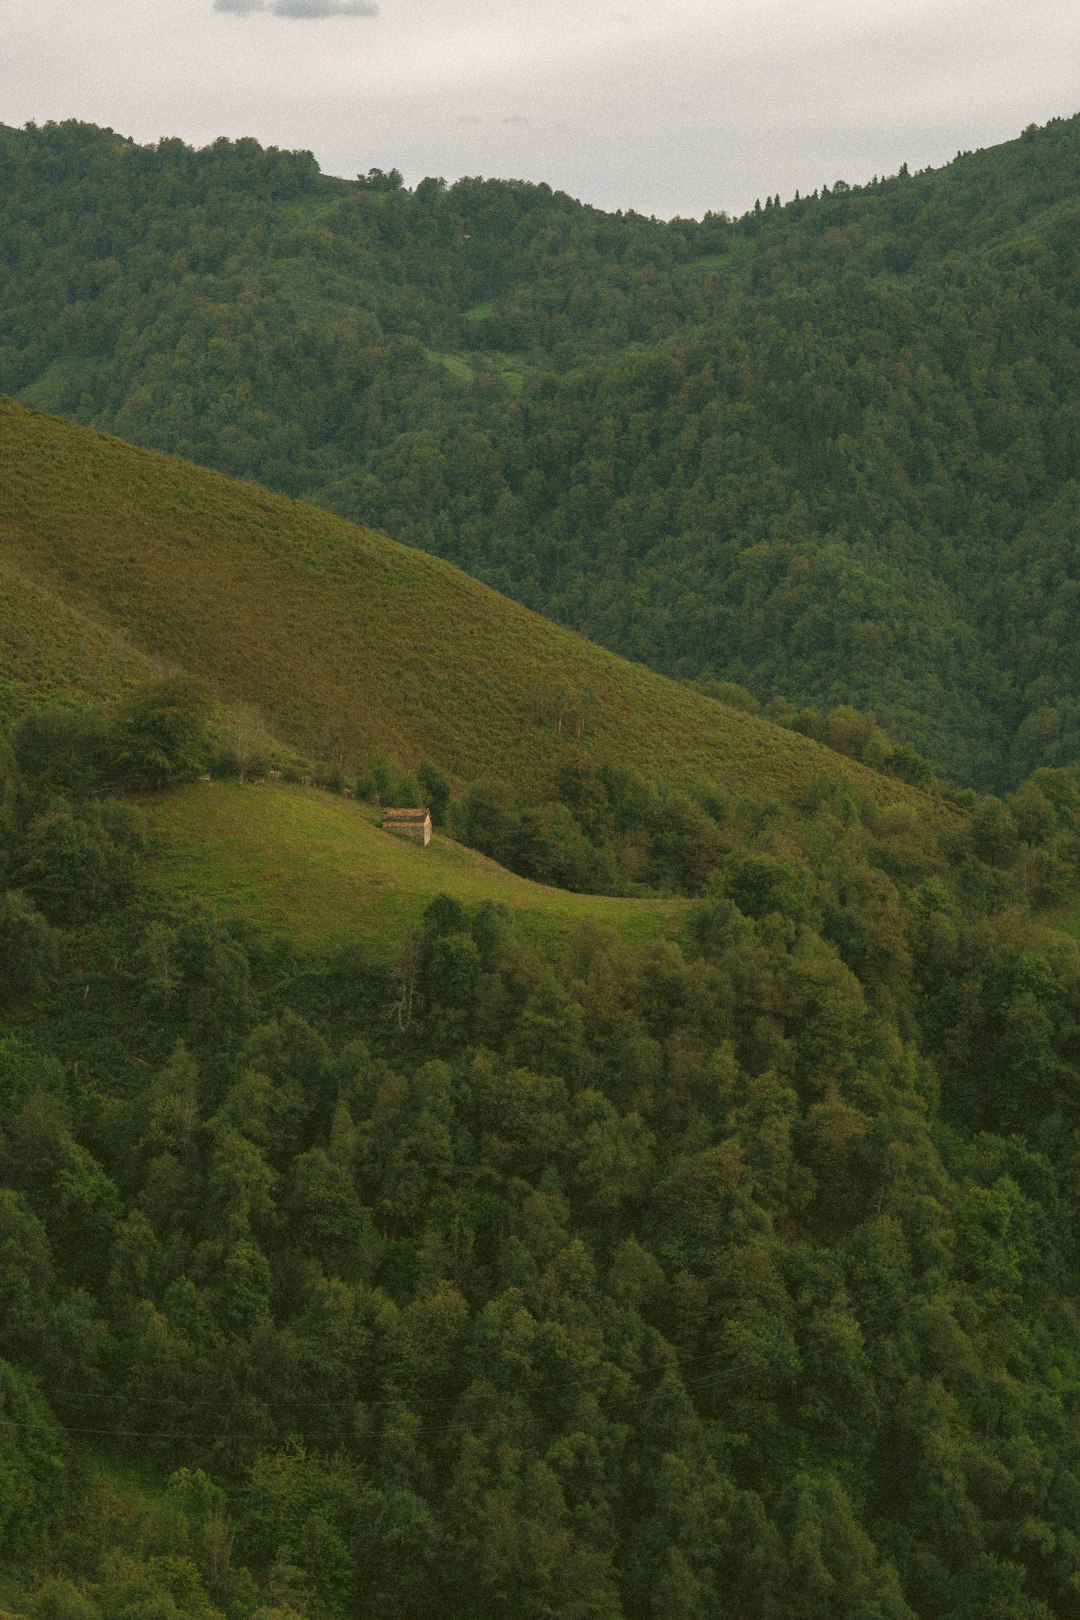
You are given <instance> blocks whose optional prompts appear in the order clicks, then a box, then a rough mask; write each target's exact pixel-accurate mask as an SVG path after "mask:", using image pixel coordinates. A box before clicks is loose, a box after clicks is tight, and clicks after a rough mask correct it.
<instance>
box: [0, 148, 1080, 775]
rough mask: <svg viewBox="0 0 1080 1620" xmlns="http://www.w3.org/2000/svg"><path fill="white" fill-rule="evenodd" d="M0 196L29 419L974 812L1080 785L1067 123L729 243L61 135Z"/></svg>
mask: <svg viewBox="0 0 1080 1620" xmlns="http://www.w3.org/2000/svg"><path fill="white" fill-rule="evenodd" d="M0 182H2V184H0V227H2V232H3V240H4V244H5V247H4V251H3V254H2V257H0V315H2V330H3V333H4V336H3V338H2V339H0V388H2V389H6V390H7V391H9V392H11V393H12V394H14V395H16V397H18V398H20V399H21V400H23V401H24V402H26V403H28V404H32V405H36V406H39V407H42V408H45V409H49V410H55V411H59V412H61V413H63V414H67V415H69V416H73V417H75V418H77V419H78V420H80V421H83V422H88V423H92V424H94V425H96V426H98V427H102V428H105V429H108V430H109V431H111V432H116V433H119V434H120V435H122V436H123V437H125V438H128V439H130V440H132V441H135V442H139V443H143V444H147V445H151V446H155V447H158V448H163V449H169V450H172V451H174V452H176V453H179V454H181V455H184V456H186V457H189V458H191V459H193V460H197V461H201V462H203V463H205V464H207V465H210V466H214V467H216V468H218V469H220V470H223V471H226V472H229V473H232V474H234V475H239V476H243V477H247V478H253V479H256V480H258V481H260V482H262V483H264V484H266V485H268V486H271V487H276V488H279V489H282V490H284V491H285V492H287V493H290V494H293V495H303V496H304V497H305V498H307V499H310V500H313V501H315V502H316V503H318V504H320V505H323V506H326V507H328V508H329V509H331V510H334V511H337V512H340V513H343V514H345V515H347V516H349V517H351V518H353V519H357V520H359V521H362V522H367V523H371V524H373V525H375V526H377V527H379V528H381V529H384V530H385V531H387V532H388V533H390V534H392V535H394V536H395V537H397V538H399V539H402V540H405V541H407V542H409V543H411V544H414V545H419V546H421V547H423V548H424V549H427V550H429V551H433V552H436V553H438V554H439V555H442V556H444V557H447V558H449V559H450V560H452V561H455V562H457V563H458V564H459V565H461V566H462V567H464V568H465V569H467V570H468V571H469V572H471V573H473V574H475V575H477V576H479V577H480V578H482V579H485V580H487V581H488V582H489V583H491V584H494V585H495V586H496V587H497V588H498V589H499V590H501V591H503V592H505V593H506V594H509V595H512V596H514V597H516V598H517V599H519V600H521V601H523V602H524V603H526V604H527V605H529V606H531V607H534V608H536V609H537V610H539V611H541V612H543V613H545V614H547V615H550V616H553V617H555V618H557V619H559V620H560V621H562V622H563V623H566V624H568V625H571V626H573V627H574V628H577V629H579V630H581V631H583V632H584V633H585V634H587V635H589V636H590V637H592V638H593V639H596V640H599V641H601V642H603V643H605V644H607V645H608V646H611V647H612V648H614V649H615V650H616V651H619V652H621V653H623V654H625V655H628V656H630V657H632V658H634V659H638V660H641V661H644V662H646V663H649V664H651V665H653V666H654V667H656V668H659V669H661V670H664V671H666V672H668V673H672V674H676V675H679V676H681V677H683V678H694V677H698V676H704V677H711V678H714V679H727V680H735V681H738V682H741V683H742V684H744V685H745V686H747V687H748V688H749V689H750V690H751V691H752V692H753V693H754V694H755V696H756V697H758V698H759V699H761V700H762V701H767V700H769V699H770V698H773V697H775V696H778V695H783V696H784V697H786V698H788V699H790V700H791V701H792V702H794V703H796V704H800V703H811V704H814V705H816V706H819V707H825V708H827V707H830V706H832V705H834V704H836V703H841V702H850V703H854V704H856V705H857V706H859V707H862V708H867V709H871V710H873V711H874V712H875V714H876V716H877V718H878V720H879V721H881V722H882V723H883V724H884V725H885V726H886V728H887V729H888V730H889V731H890V733H892V734H895V735H896V736H897V737H899V738H903V739H905V740H907V741H909V742H911V743H913V744H914V745H915V746H916V747H918V748H919V749H920V750H921V751H923V752H925V753H927V754H928V755H929V756H930V757H931V758H932V759H933V761H934V763H935V764H936V765H937V766H938V768H939V769H941V770H942V771H944V772H945V773H946V774H947V775H950V776H952V777H953V778H954V779H956V780H958V781H961V782H972V783H974V784H975V785H977V786H980V787H983V788H985V787H997V788H1001V787H1005V786H1008V785H1010V784H1011V783H1013V782H1015V781H1016V780H1018V779H1019V778H1020V777H1021V776H1023V775H1025V774H1026V773H1027V772H1028V771H1030V770H1031V769H1033V768H1035V767H1037V766H1039V765H1042V764H1065V765H1070V764H1073V763H1075V762H1076V760H1077V759H1078V758H1080V674H1078V672H1077V669H1076V664H1075V660H1074V659H1073V658H1072V657H1071V656H1070V654H1069V649H1070V647H1071V645H1073V644H1074V641H1075V632H1076V630H1077V628H1078V626H1077V624H1076V614H1077V608H1076V603H1075V601H1074V593H1073V590H1072V586H1071V584H1070V581H1071V580H1072V579H1073V578H1075V576H1076V573H1077V569H1078V567H1080V558H1078V556H1077V545H1078V540H1077V529H1076V521H1075V512H1076V500H1077V496H1076V482H1075V479H1076V473H1077V469H1078V468H1080V405H1078V404H1077V400H1078V399H1080V391H1078V387H1077V385H1078V382H1080V347H1078V344H1077V341H1076V338H1075V332H1076V319H1075V317H1076V308H1077V303H1078V300H1080V275H1078V273H1077V268H1076V256H1075V242H1076V240H1077V235H1078V231H1080V119H1076V118H1074V119H1069V120H1055V121H1053V122H1052V123H1051V124H1049V125H1047V126H1046V127H1045V128H1043V129H1035V128H1031V129H1029V130H1027V131H1025V132H1024V134H1023V135H1022V136H1021V137H1020V138H1019V139H1018V140H1016V141H1013V142H1010V143H1008V144H1006V145H1004V146H1001V147H998V148H995V149H993V150H991V151H988V152H981V153H974V154H965V155H958V157H957V160H956V161H955V162H954V163H953V164H951V165H949V166H948V167H947V168H945V169H942V170H938V171H933V172H931V171H927V172H925V173H923V174H919V175H908V174H907V173H906V172H902V173H901V174H900V175H898V176H896V177H893V178H891V179H889V180H884V181H875V182H873V183H871V184H869V185H866V186H847V185H845V184H842V183H838V184H837V185H835V186H832V187H830V188H826V189H825V190H824V191H823V192H822V194H821V195H818V196H815V197H813V198H808V199H802V200H799V201H795V202H791V203H789V204H787V205H786V206H783V207H780V206H776V205H775V203H774V202H770V203H769V204H768V205H767V206H765V207H763V208H761V209H760V210H757V209H756V210H754V211H752V212H751V213H749V214H747V215H745V216H744V217H743V218H742V219H740V220H736V221H730V220H727V219H726V218H725V217H723V216H721V215H714V216H707V217H706V219H705V220H703V221H701V222H700V223H699V222H695V221H684V220H674V221H671V222H670V223H668V224H664V223H662V222H659V221H656V220H646V219H643V218H641V217H640V216H637V215H632V214H631V215H606V214H603V213H602V212H600V211H599V210H596V209H591V208H587V207H583V206H582V205H580V204H578V203H575V202H574V201H573V200H572V199H570V198H568V197H566V196H564V195H562V194H559V193H554V192H552V191H551V190H550V188H548V187H544V186H530V185H525V184H524V183H521V182H513V181H507V182H500V181H479V180H466V181H461V182H459V183H458V184H456V185H454V186H451V187H447V186H445V185H444V184H443V183H442V182H441V181H438V180H425V181H423V182H421V184H420V185H418V186H417V187H416V188H415V190H413V191H411V192H408V191H405V190H404V189H402V188H401V187H400V186H399V185H398V184H397V181H396V178H395V177H394V176H393V175H390V176H387V175H382V174H379V173H378V172H377V171H375V172H373V173H372V174H370V175H368V176H367V177H365V178H364V179H363V180H362V181H356V182H348V181H343V180H336V179H332V178H330V177H326V176H322V175H320V174H319V173H318V170H317V166H316V165H315V163H314V160H313V159H312V158H311V157H310V154H304V153H283V152H277V151H273V150H270V151H264V150H263V149H261V148H260V147H259V146H258V145H257V143H255V142H253V141H241V142H237V143H229V142H217V143H215V144H214V145H213V146H211V147H208V148H206V149H205V150H204V151H201V152H194V151H192V150H191V149H189V148H187V147H185V146H184V145H183V144H182V143H180V142H178V141H163V142H161V143H160V144H159V145H158V146H157V147H153V148H144V147H138V146H136V145H134V144H133V143H131V142H129V141H125V140H123V139H122V138H121V137H119V136H116V135H113V134H112V133H111V132H108V131H101V130H96V129H93V128H91V127H89V126H83V125H76V124H63V125H50V126H46V127H45V128H44V129H40V130H35V129H28V130H26V131H23V132H16V131H10V130H3V131H0Z"/></svg>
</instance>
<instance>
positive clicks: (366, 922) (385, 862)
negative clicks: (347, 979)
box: [147, 783, 687, 960]
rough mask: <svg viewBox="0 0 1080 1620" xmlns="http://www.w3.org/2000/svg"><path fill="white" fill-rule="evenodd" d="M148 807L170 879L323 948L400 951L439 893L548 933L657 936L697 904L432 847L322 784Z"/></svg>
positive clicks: (387, 955) (202, 789)
mask: <svg viewBox="0 0 1080 1620" xmlns="http://www.w3.org/2000/svg"><path fill="white" fill-rule="evenodd" d="M147 814H148V817H149V820H150V824H151V827H152V828H153V829H154V830H155V832H156V833H157V834H158V839H157V843H158V847H159V853H158V855H157V857H156V859H155V860H154V862H153V865H152V868H151V870H152V875H153V877H152V880H153V882H154V883H155V885H156V886H157V887H158V888H159V890H160V891H162V892H163V893H165V894H168V895H169V896H170V897H172V898H177V899H195V898H199V899H202V900H205V901H206V902H207V903H208V904H210V905H211V906H213V907H214V908H215V909H217V910H219V911H220V912H221V913H222V914H223V915H225V916H227V917H240V918H243V919H244V920H245V921H247V922H250V923H253V924H254V925H256V926H257V927H259V928H260V929H264V930H266V931H267V932H271V933H282V934H285V933H287V934H288V935H289V937H290V938H292V939H294V940H295V941H296V942H297V943H299V944H301V945H303V946H307V947H312V948H315V949H319V948H321V947H324V946H328V945H335V944H344V943H346V942H350V943H351V942H354V941H357V942H362V943H363V944H364V945H365V946H366V947H367V948H368V949H369V951H370V953H371V954H372V956H374V957H376V958H378V959H381V960H392V959H394V958H395V957H396V955H397V953H398V951H399V949H400V947H401V944H402V942H403V941H404V939H405V936H406V934H407V932H408V930H409V928H410V927H412V926H413V925H414V924H416V923H418V922H419V921H420V918H421V916H422V914H423V911H424V908H425V907H426V906H427V905H428V903H429V902H430V901H431V900H432V899H433V898H434V897H435V895H437V894H447V895H450V896H451V898H452V899H455V900H459V901H460V902H461V903H462V904H463V905H465V906H470V907H474V906H478V905H480V904H481V902H482V901H484V900H492V901H496V902H500V903H501V904H503V905H505V906H506V907H507V908H508V909H509V911H510V912H511V913H512V914H513V916H514V918H515V921H516V922H517V923H518V924H519V926H520V928H521V930H522V932H523V933H524V934H525V935H526V937H528V938H531V939H532V940H533V941H534V942H536V943H537V944H543V945H554V944H557V943H558V941H559V940H560V939H561V938H564V937H565V936H566V935H567V934H568V933H569V932H571V931H572V930H573V929H575V928H576V927H579V926H580V925H581V924H583V923H586V922H591V923H594V924H596V925H597V926H599V927H601V928H606V929H610V930H611V931H612V932H613V933H615V934H617V935H618V936H619V937H620V938H622V939H624V940H626V941H627V942H628V943H635V944H648V943H650V942H652V941H654V940H657V939H660V938H662V937H663V936H664V935H665V934H668V933H671V932H673V931H675V930H676V929H677V928H678V924H679V921H680V918H681V916H682V915H683V914H684V912H685V909H686V905H687V902H686V901H680V900H624V899H614V898H610V897H608V896H603V895H584V894H570V893H568V892H567V891H565V890H562V889H553V888H548V887H546V886H545V885H543V884H540V883H531V882H529V880H528V879H527V878H522V877H516V876H515V875H514V874H513V873H512V872H508V871H507V870H506V869H505V868H504V867H502V866H499V865H497V864H496V862H495V861H491V860H488V859H487V858H486V857H485V856H483V855H479V854H477V852H476V851H475V850H471V849H466V848H465V847H464V846H463V845H461V844H455V843H454V842H453V841H452V840H451V839H448V838H444V837H443V836H442V835H441V834H439V833H436V834H435V836H434V837H433V839H432V841H431V843H430V844H429V845H428V846H427V848H426V849H424V848H421V847H420V846H418V845H416V844H413V843H410V842H409V841H408V840H406V839H403V838H398V837H396V836H395V835H394V834H392V833H387V832H383V831H382V829H381V828H380V827H379V826H378V825H377V817H376V813H375V812H373V811H372V810H371V809H370V808H368V807H366V806H361V805H358V804H356V803H355V802H354V801H352V800H350V799H343V798H338V797H336V796H335V795H333V794H330V793H323V792H321V791H319V789H317V788H305V787H294V786H289V785H286V784H283V783H282V784H278V783H268V784H266V785H264V786H252V785H247V786H243V787H241V786H238V785H237V784H235V783H215V784H213V785H206V784H203V783H197V784H195V785H194V786H192V787H188V788H184V789H182V790H180V791H178V792H175V793H170V794H168V795H165V796H163V797H162V798H159V799H153V800H149V801H147Z"/></svg>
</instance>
